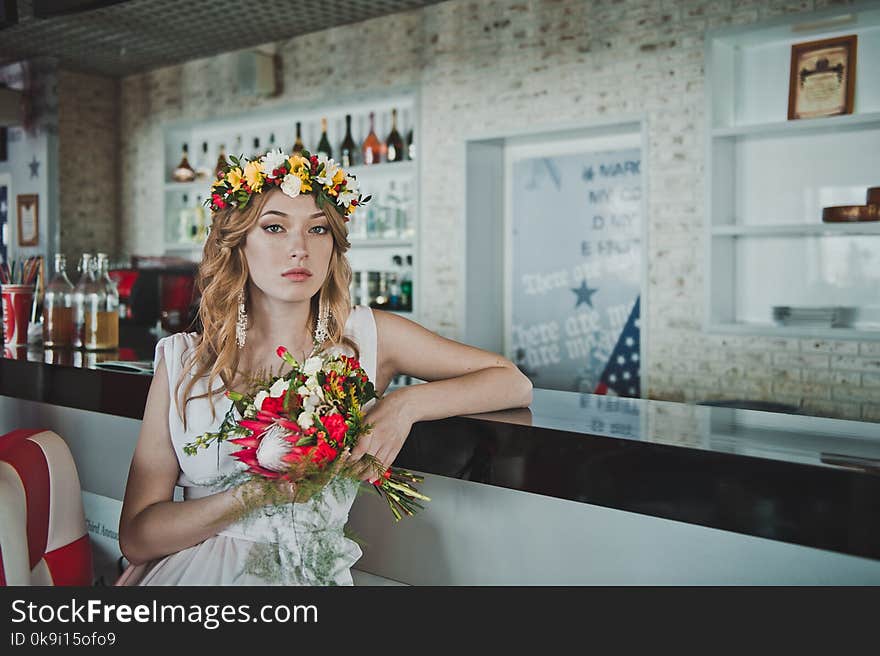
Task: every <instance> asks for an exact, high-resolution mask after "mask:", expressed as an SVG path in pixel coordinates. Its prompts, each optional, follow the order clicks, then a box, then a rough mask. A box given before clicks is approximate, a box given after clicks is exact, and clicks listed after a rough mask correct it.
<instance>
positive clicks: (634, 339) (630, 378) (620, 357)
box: [593, 296, 642, 397]
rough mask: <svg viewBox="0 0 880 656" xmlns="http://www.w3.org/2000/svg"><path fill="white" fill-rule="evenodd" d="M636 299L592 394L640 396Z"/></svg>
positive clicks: (637, 309)
mask: <svg viewBox="0 0 880 656" xmlns="http://www.w3.org/2000/svg"><path fill="white" fill-rule="evenodd" d="M640 298H641V297H639V296H637V297H636V302H635V304H634V305H633V309H632V310H631V311H630V313H629V318H628V319H627V320H626V324H625V325H624V326H623V331H622V332H621V333H620V337H618V339H617V344H616V345H615V347H614V350H613V351H612V352H611V357H610V358H608V363H607V364H606V365H605V369H604V370H603V371H602V376H601V377H600V378H599V384H598V385H596V389H595V390H594V391H593V394H608V395H609V396H631V397H640V396H641V394H642V391H641V390H642V383H641V380H642V376H641V373H642V363H641V362H640V357H641V356H640V355H639V334H640V330H639V301H640Z"/></svg>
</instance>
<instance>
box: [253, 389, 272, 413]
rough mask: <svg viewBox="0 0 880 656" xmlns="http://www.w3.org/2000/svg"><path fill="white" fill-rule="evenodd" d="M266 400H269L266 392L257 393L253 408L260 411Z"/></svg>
mask: <svg viewBox="0 0 880 656" xmlns="http://www.w3.org/2000/svg"><path fill="white" fill-rule="evenodd" d="M268 398H269V392H267V391H265V390H263V391H261V392H258V393H257V395H256V396H255V397H254V407H255V408H256V409H257V410H260V409H261V408H262V407H263V401H265V400H266V399H268Z"/></svg>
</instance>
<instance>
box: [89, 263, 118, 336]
mask: <svg viewBox="0 0 880 656" xmlns="http://www.w3.org/2000/svg"><path fill="white" fill-rule="evenodd" d="M109 268H110V257H109V256H108V255H107V253H98V259H97V265H96V266H95V292H94V297H93V298H94V301H93V303H91V304H87V305H86V316H85V319H86V321H85V328H86V330H85V348H86V349H87V350H89V351H104V350H107V349H116V348H119V292H118V291H117V289H116V283H115V282H113V281H112V280H111V279H110V275H109Z"/></svg>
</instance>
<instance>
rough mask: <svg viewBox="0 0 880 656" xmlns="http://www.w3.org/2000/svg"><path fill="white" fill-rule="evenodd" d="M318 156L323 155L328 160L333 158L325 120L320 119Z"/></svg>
mask: <svg viewBox="0 0 880 656" xmlns="http://www.w3.org/2000/svg"><path fill="white" fill-rule="evenodd" d="M317 154H318V155H321V154H323V155H325V156H326V157H327V158H328V159H329V158H331V157H333V149H332V148H330V140H329V139H328V138H327V118H326V117H324V118H322V119H321V140H320V141H319V142H318V149H317Z"/></svg>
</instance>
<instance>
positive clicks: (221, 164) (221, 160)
mask: <svg viewBox="0 0 880 656" xmlns="http://www.w3.org/2000/svg"><path fill="white" fill-rule="evenodd" d="M228 163H229V158H228V156H227V155H226V144H220V155H218V156H217V165H216V166H215V167H214V177H215V178H219V177H220V174H221V173H222V172H223V169H225V168H226V165H227V164H228Z"/></svg>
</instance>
